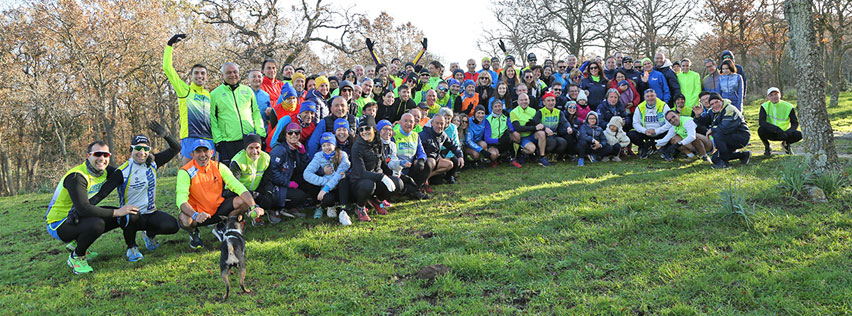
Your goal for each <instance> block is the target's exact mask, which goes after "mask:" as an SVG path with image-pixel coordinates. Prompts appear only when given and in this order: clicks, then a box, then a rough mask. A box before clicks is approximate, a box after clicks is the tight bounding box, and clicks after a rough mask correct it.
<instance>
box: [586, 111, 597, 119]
mask: <svg viewBox="0 0 852 316" xmlns="http://www.w3.org/2000/svg"><path fill="white" fill-rule="evenodd" d="M592 115H594V116H595V118H599V117H600V116H599V115H598V112H595V111H589V113H586V120H585V121H586V122H588V121H589V117H591V116H592Z"/></svg>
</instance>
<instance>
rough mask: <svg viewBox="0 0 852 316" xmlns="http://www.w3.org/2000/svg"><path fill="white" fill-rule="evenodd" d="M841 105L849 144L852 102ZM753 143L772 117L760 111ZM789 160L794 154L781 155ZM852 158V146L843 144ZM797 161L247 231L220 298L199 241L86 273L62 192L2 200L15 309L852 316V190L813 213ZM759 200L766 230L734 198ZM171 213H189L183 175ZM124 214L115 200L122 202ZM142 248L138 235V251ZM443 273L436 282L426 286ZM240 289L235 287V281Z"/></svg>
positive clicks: (495, 179) (613, 170)
mask: <svg viewBox="0 0 852 316" xmlns="http://www.w3.org/2000/svg"><path fill="white" fill-rule="evenodd" d="M850 97H852V96H850V95H845V99H844V100H842V101H843V102H842V103H841V106H840V107H839V108H836V109H831V110H830V112H831V114H832V121H833V123H834V124H836V125H835V126H836V127H837V130H840V131H845V132H847V133H848V132H852V115H850V114H852V100H850ZM747 108H748V110H747V111H746V114H747V116H748V117H749V119H750V121H751V122H750V123H751V124H750V125H751V126H752V129H753V130H754V132H753V138H752V141H751V143H752V148H753V150H755V153H756V154H758V155H759V154H760V153H762V145H760V141H759V139H758V138H757V133H756V128H757V124H756V118H757V106H756V105H751V106H748V107H747ZM774 145H775V149H776V151H778V150H780V146H779V145H778V144H777V143H775V144H774ZM844 150H848V149H844ZM782 159H784V158H782V157H773V158H771V159H753V163H752V164H750V165H749V166H739V165H738V163H736V162H735V163H734V165H735V168H733V169H727V170H721V171H715V170H711V169H710V168H709V166H708V165H706V164H702V163H700V162H690V161H686V160H680V161H676V162H670V163H667V162H664V161H662V160H660V159H659V158H654V159H649V160H644V161H640V160H638V159H631V160H626V161H625V162H622V163H596V164H590V165H587V166H586V167H583V168H578V167H576V166H574V165H571V164H567V163H560V164H556V165H555V166H554V167H552V168H548V169H545V168H542V167H539V166H537V165H530V166H527V167H524V169H521V170H516V169H512V168H509V167H500V168H497V169H487V170H475V171H469V172H465V173H464V174H463V175H462V176H461V177H460V183H459V184H456V185H444V186H438V187H436V192H435V194H434V195H435V197H434V198H433V199H431V200H428V201H423V202H400V203H397V204H396V207H395V208H394V210H393V211H392V212H391V214H390V215H389V216H378V215H376V216H373V219H374V221H373V222H371V223H355V224H353V225H352V226H350V227H341V226H340V225H338V224H337V222H336V221H333V220H329V219H322V220H313V219H298V220H291V221H286V222H283V223H280V224H278V225H274V226H269V225H267V226H264V227H262V228H253V227H249V228H248V230H247V232H246V238H247V240H248V244H247V248H248V270H249V272H248V277H247V283H248V287H249V288H250V289H251V290H252V291H253V293H251V294H237V295H233V294H232V296H231V298H230V299H229V300H228V301H227V302H225V303H222V302H220V301H219V297H221V295H222V294H223V292H224V285H223V283H222V282H221V280H220V279H219V277H218V258H219V251H218V243H215V242H214V238H213V237H212V235H211V234H210V233H209V229H202V238H203V239H204V240H205V243H206V247H205V249H203V250H200V251H192V250H190V249H189V247H188V238H187V234H186V233H185V232H179V233H178V234H176V235H171V236H161V237H158V239H159V241H160V243H161V244H162V246H161V247H160V249H158V250H156V251H155V252H148V251H147V250H144V249H143V250H142V252H143V254H144V255H145V259H144V260H142V261H140V262H136V263H130V262H127V260H126V258H125V256H124V244H123V242H122V240H121V239H122V237H121V234H120V233H119V232H118V231H113V232H110V233H108V234H106V235H105V236H103V237H102V238H101V239H99V240H98V241H97V242H96V243H95V244H94V246H93V249H95V250H97V251H98V252H99V253H100V254H101V255H100V257H98V258H97V259H95V260H93V261H92V262H91V265H92V267H93V268H94V269H95V272H94V273H91V274H89V275H79V276H78V275H73V274H72V273H71V272H70V269H69V268H68V266H67V265H66V264H65V258H66V257H67V252H66V251H65V250H64V248H63V243H60V242H59V241H57V240H54V239H52V238H51V237H50V236H49V235H48V234H47V233H46V231H45V227H44V221H43V218H42V217H43V214H44V212H45V210H46V205H47V203H48V202H49V199H50V195H49V194H29V195H21V196H15V197H9V198H2V199H0V222H2V223H3V225H0V245H2V247H0V254H2V256H0V282H2V285H3V286H2V287H0V310H3V311H4V312H3V313H4V314H39V315H44V314H74V315H83V314H91V315H96V314H114V313H127V314H169V315H174V314H250V315H255V314H312V315H313V314H332V315H334V314H337V315H355V314H363V315H424V314H453V315H456V314H461V315H483V314H493V315H512V314H525V315H527V314H542V315H565V314H576V315H588V314H604V315H611V314H616V315H637V314H639V315H643V314H674V315H690V314H713V315H718V314H728V315H742V314H751V315H767V314H794V315H801V314H844V313H850V312H852V287H850V286H849V285H850V284H852V270H850V268H851V267H852V257H850V254H852V247H850V237H852V218H851V217H850V205H849V204H848V203H847V202H845V201H850V200H852V189H849V188H845V189H843V190H841V191H840V192H839V193H837V195H835V196H832V197H831V199H830V202H829V203H824V204H813V203H810V202H802V201H799V200H796V199H794V198H792V197H789V196H787V195H786V194H785V193H784V192H782V191H781V190H780V189H778V187H777V184H778V182H779V177H780V162H781V161H782ZM730 185H739V187H740V189H741V190H743V191H745V192H746V194H747V196H748V199H747V205H748V207H749V209H751V210H752V212H753V213H752V214H751V215H750V216H749V219H750V221H751V226H747V225H746V224H745V223H744V221H743V219H742V218H741V217H736V216H731V215H729V214H726V213H723V212H721V211H720V208H719V203H718V200H719V193H720V191H721V190H722V189H723V188H728V187H729V186H730ZM158 194H159V195H158V206H159V207H160V208H161V209H163V210H168V211H169V212H171V213H172V214H176V212H177V211H176V208H175V206H174V178H163V179H161V182H160V185H159V192H158ZM107 204H109V203H107ZM139 242H140V243H141V238H140V239H139ZM433 264H443V265H446V266H448V267H449V269H450V271H449V272H448V273H446V274H445V275H443V276H439V277H437V278H436V279H434V280H428V279H426V280H424V279H419V278H416V277H415V274H416V273H417V272H418V270H420V269H421V268H422V267H424V266H428V265H433ZM233 280H234V279H233V278H232V281H233Z"/></svg>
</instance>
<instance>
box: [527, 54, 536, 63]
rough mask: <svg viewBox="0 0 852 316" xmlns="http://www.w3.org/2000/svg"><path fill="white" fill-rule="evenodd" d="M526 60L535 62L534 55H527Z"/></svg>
mask: <svg viewBox="0 0 852 316" xmlns="http://www.w3.org/2000/svg"><path fill="white" fill-rule="evenodd" d="M527 60H528V61H536V60H537V59H536V58H535V54H533V53H530V54H529V55H527Z"/></svg>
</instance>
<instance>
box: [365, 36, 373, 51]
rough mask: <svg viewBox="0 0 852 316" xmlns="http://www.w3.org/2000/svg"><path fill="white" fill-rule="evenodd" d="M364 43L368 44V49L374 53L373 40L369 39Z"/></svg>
mask: <svg viewBox="0 0 852 316" xmlns="http://www.w3.org/2000/svg"><path fill="white" fill-rule="evenodd" d="M364 42H365V43H366V44H367V49H369V50H370V51H371V52H372V51H373V40H371V39H370V38H369V37H368V38H367V40H365V41H364Z"/></svg>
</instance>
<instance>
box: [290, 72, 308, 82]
mask: <svg viewBox="0 0 852 316" xmlns="http://www.w3.org/2000/svg"><path fill="white" fill-rule="evenodd" d="M297 78H302V79H305V74H303V73H301V72H297V73H294V74H293V78H292V80H296V79H297Z"/></svg>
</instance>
